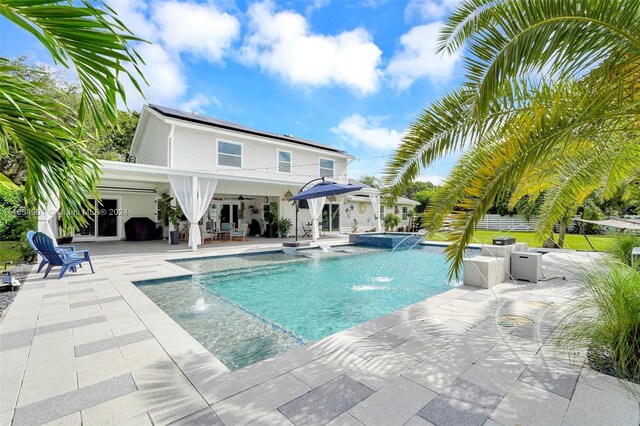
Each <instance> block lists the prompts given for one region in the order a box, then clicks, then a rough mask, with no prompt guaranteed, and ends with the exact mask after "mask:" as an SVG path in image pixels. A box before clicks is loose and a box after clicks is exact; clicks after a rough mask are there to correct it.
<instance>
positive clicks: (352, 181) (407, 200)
mask: <svg viewBox="0 0 640 426" xmlns="http://www.w3.org/2000/svg"><path fill="white" fill-rule="evenodd" d="M348 182H349V183H350V184H352V185H364V187H365V189H367V188H368V189H375V190H376V191H379V190H378V189H376V188H373V187H371V186H367V185H365V184H364V183H362V182H358V181H357V180H355V179H349V180H348ZM350 197H351V198H352V199H356V198H363V201H364V199H365V197H366V198H368V195H366V194H353V195H351V196H350ZM395 205H410V206H419V205H420V203H419V202H417V201H414V200H412V199H410V198H405V197H398V198H397V199H396V201H395Z"/></svg>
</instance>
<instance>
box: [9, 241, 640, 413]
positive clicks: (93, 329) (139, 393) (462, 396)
mask: <svg viewBox="0 0 640 426" xmlns="http://www.w3.org/2000/svg"><path fill="white" fill-rule="evenodd" d="M338 241H339V240H334V242H338ZM277 244H279V242H273V241H252V242H250V243H248V244H238V245H229V246H222V245H220V246H215V247H213V246H212V247H208V248H206V249H205V250H201V251H199V252H198V255H200V256H206V255H212V254H214V253H215V254H221V255H222V254H236V253H241V252H249V251H252V252H255V251H260V250H268V249H273V248H274V247H276V246H277ZM114 247H117V245H116V244H114V245H111V246H108V245H105V246H103V247H99V243H96V244H92V245H86V246H85V247H84V248H89V249H90V250H92V258H95V261H94V265H95V266H96V273H95V274H93V275H92V274H90V273H89V272H88V271H86V270H80V271H79V272H78V273H76V274H69V275H68V276H66V277H65V278H64V279H62V280H57V279H55V278H51V279H48V280H42V279H41V278H40V276H41V274H32V275H31V276H30V277H29V278H28V279H27V282H26V284H25V285H24V287H23V289H22V290H20V292H19V294H18V296H17V297H16V299H15V301H14V302H13V305H12V306H11V307H10V309H9V311H8V312H7V314H6V315H5V317H4V318H3V320H2V323H1V324H0V375H1V382H0V423H1V424H2V425H9V424H14V425H31V424H45V423H46V424H63V425H73V424H84V425H93V424H96V425H103V424H129V425H144V424H156V425H158V424H171V423H174V424H183V425H184V424H228V425H236V424H238V425H239V424H249V423H250V424H254V425H259V424H260V425H291V424H294V425H305V424H314V425H315V424H327V423H328V424H331V425H362V424H365V425H395V424H397V425H403V424H406V425H413V426H416V425H428V424H436V425H449V424H451V425H458V424H469V425H473V424H478V425H481V424H490V425H496V424H504V425H510V424H524V425H526V424H576V425H577V424H580V425H587V424H610V425H633V426H637V425H638V424H639V423H640V407H639V405H638V401H637V400H636V399H635V398H634V396H633V395H631V394H630V393H629V392H628V391H627V389H626V388H625V387H623V386H621V384H620V383H619V382H618V381H617V380H616V379H613V378H611V377H609V376H605V375H602V374H600V373H596V372H594V371H592V370H590V369H588V368H584V367H582V366H580V365H577V364H576V362H575V360H569V358H568V354H564V353H560V352H558V351H556V350H555V349H554V347H553V344H552V342H551V340H552V339H553V337H554V330H555V327H556V325H557V322H558V321H559V320H560V318H561V315H562V312H563V310H564V309H566V307H567V306H568V304H569V302H570V300H571V297H572V295H573V294H574V292H575V291H576V290H577V289H578V288H579V282H578V281H577V279H576V278H575V274H576V272H577V271H578V270H579V269H580V268H581V267H582V266H586V265H588V264H589V263H590V262H591V257H590V255H587V254H585V253H572V252H557V253H550V254H547V255H545V256H544V272H545V274H546V276H548V277H551V276H562V275H564V276H567V278H568V279H567V280H566V281H562V280H552V281H548V282H540V283H539V284H536V285H532V284H524V283H521V284H519V285H516V284H513V283H505V284H500V285H498V286H496V287H493V288H492V289H491V290H488V289H475V288H471V287H458V288H453V289H451V290H449V291H447V292H445V293H442V294H439V295H437V296H435V297H432V298H429V299H426V300H424V301H422V302H419V303H416V304H414V305H411V306H408V307H405V308H403V309H400V310H398V311H396V312H393V313H391V314H389V315H386V316H384V317H381V318H378V319H375V320H373V321H370V322H367V323H364V324H361V325H358V326H356V327H353V328H350V329H348V330H344V331H342V332H339V333H337V334H334V335H332V336H329V337H327V338H325V339H322V340H320V341H318V342H314V343H310V344H307V345H305V346H302V347H299V348H296V349H293V350H290V351H288V352H285V353H282V354H280V355H278V356H275V357H273V358H270V359H267V360H264V361H262V362H259V363H257V364H254V365H251V366H249V367H246V368H243V369H241V370H237V371H234V372H230V371H229V370H228V369H227V368H226V367H225V366H224V365H223V364H222V363H221V362H220V361H218V360H217V359H216V358H215V357H214V356H213V355H212V354H211V353H209V352H208V351H206V350H205V349H204V348H203V347H202V346H201V345H200V344H199V343H197V342H196V341H195V340H194V339H193V338H192V337H191V336H190V335H189V334H187V333H186V332H185V331H184V330H182V329H181V328H180V327H179V326H178V325H177V324H176V323H175V322H174V321H173V320H172V319H171V318H169V317H168V316H167V315H166V314H165V313H164V312H163V311H162V310H161V309H160V308H158V307H157V306H156V305H155V304H154V303H153V302H151V301H150V300H149V299H148V298H147V297H146V296H145V295H144V294H143V293H142V292H140V291H139V290H138V289H137V288H136V287H135V286H134V285H133V284H132V282H131V281H132V280H133V281H136V280H144V279H154V278H163V277H176V276H181V275H184V274H188V273H189V272H188V271H186V270H184V269H182V268H180V267H178V266H176V265H175V264H171V263H168V262H166V261H165V259H169V258H178V257H182V258H187V257H192V256H193V254H192V253H190V252H188V251H187V250H184V247H182V249H180V250H176V249H170V248H166V247H160V246H159V245H158V246H154V245H139V246H138V247H139V248H142V249H140V250H139V251H138V254H132V253H127V254H126V255H122V254H118V250H117V249H114ZM154 247H157V248H158V249H154ZM85 269H87V268H85ZM532 301H535V302H544V303H545V304H548V305H544V304H535V303H530V302H532ZM504 314H510V315H523V316H526V317H527V318H531V319H533V320H534V321H535V325H533V326H521V327H517V328H505V327H502V326H499V325H497V321H499V319H500V317H501V316H502V315H504ZM578 359H579V357H578ZM629 386H631V385H629ZM636 390H637V391H638V392H640V387H636Z"/></svg>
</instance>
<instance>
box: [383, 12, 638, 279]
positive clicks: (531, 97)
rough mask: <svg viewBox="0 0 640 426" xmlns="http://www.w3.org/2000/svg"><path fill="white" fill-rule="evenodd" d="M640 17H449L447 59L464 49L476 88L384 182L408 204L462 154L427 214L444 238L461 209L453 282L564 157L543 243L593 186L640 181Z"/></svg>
mask: <svg viewBox="0 0 640 426" xmlns="http://www.w3.org/2000/svg"><path fill="white" fill-rule="evenodd" d="M639 17H640V2H639V1H637V0H620V1H618V2H610V1H605V0H581V1H579V0H567V1H557V2H555V1H547V0H498V1H495V0H467V1H465V2H463V3H462V4H461V5H459V7H458V8H457V10H456V11H455V12H454V13H453V15H452V16H451V17H450V18H449V21H448V23H447V25H446V26H445V28H444V30H443V32H442V34H441V39H440V50H441V51H446V52H450V53H453V52H458V51H460V50H461V49H462V46H463V45H464V46H465V52H464V54H463V61H464V65H465V68H466V70H467V73H466V76H467V78H466V81H465V82H464V84H463V85H462V86H461V87H460V88H458V89H456V90H454V91H452V92H450V93H449V94H447V95H445V96H444V97H443V98H441V99H439V100H438V101H436V102H435V103H434V104H432V105H431V106H429V107H427V108H426V109H425V110H424V111H423V112H422V113H421V114H420V115H419V116H418V118H417V120H416V121H415V122H414V123H413V124H412V125H411V126H410V128H409V130H408V132H407V133H406V135H405V137H404V139H403V142H402V144H401V146H400V147H399V148H398V150H397V152H396V154H395V156H394V158H393V159H392V160H391V161H390V162H389V164H388V166H387V170H386V176H385V183H386V184H387V185H388V187H389V193H390V194H392V195H395V196H397V195H400V194H401V193H402V191H403V189H404V187H405V186H406V185H408V184H409V182H411V181H412V180H413V179H414V178H415V176H417V174H418V173H419V171H420V169H421V168H422V167H425V166H427V165H430V164H432V163H433V162H434V161H435V160H436V159H437V158H439V157H440V156H442V155H445V154H448V153H450V152H452V151H457V150H461V149H464V153H463V155H462V157H461V159H460V161H459V162H458V164H457V165H456V167H454V170H453V171H452V172H451V174H450V175H449V177H448V179H447V181H446V182H445V184H444V188H443V191H439V192H438V195H437V197H436V199H435V200H434V201H433V203H432V207H431V208H430V209H429V211H428V218H429V220H430V223H429V225H430V228H431V230H437V229H439V227H440V226H441V225H442V223H443V221H444V218H446V217H447V216H448V215H449V214H451V212H452V211H454V210H455V211H454V217H455V219H454V221H453V224H452V226H453V227H454V228H456V232H454V233H452V238H451V243H452V244H451V245H450V246H449V247H448V248H447V254H448V257H449V258H450V259H452V260H453V262H452V265H451V270H450V272H451V274H452V275H457V274H458V271H459V269H460V266H461V265H462V259H463V256H464V250H465V247H466V246H467V244H468V243H469V242H470V241H471V237H472V235H473V232H474V230H475V226H476V224H477V223H478V221H479V220H480V219H481V218H482V216H483V215H484V214H486V212H487V211H488V210H489V208H490V207H491V205H492V204H493V203H494V202H495V201H496V200H501V199H503V198H505V196H507V194H508V192H509V191H510V190H512V189H514V188H515V187H516V185H518V184H519V183H521V182H522V181H523V178H524V177H525V176H527V175H530V174H531V173H534V172H535V170H536V168H537V169H538V170H542V169H543V166H544V164H545V163H549V162H551V161H552V160H554V159H558V156H560V158H559V160H560V161H559V164H561V165H567V166H568V164H572V165H573V166H575V168H574V169H572V170H567V173H565V174H564V175H565V176H566V180H565V181H564V183H563V184H562V185H561V188H559V189H558V191H557V192H556V194H555V195H554V196H549V195H548V194H547V195H545V200H544V205H543V207H542V208H541V214H542V215H543V216H544V218H545V220H544V221H542V225H541V228H540V229H539V230H538V231H539V232H540V234H541V235H548V234H549V232H550V231H551V229H553V226H555V224H556V223H557V222H559V221H562V220H565V218H566V214H567V212H568V211H570V210H571V207H572V206H574V205H575V203H576V200H577V199H578V198H582V199H584V198H583V197H586V196H588V195H589V194H590V193H591V192H593V190H594V189H595V188H594V185H595V186H596V187H598V186H602V187H603V188H605V192H606V194H611V193H613V192H614V191H615V190H617V189H618V188H621V187H623V186H625V185H626V184H627V183H628V182H630V181H631V179H632V177H634V176H638V168H639V164H638V156H637V153H638V147H639V146H640V139H639V138H638V130H639V128H640V126H639V124H640V120H639V116H640V115H639V114H640V90H639V89H640V87H639V84H638V81H640V19H639ZM625 141H626V143H625ZM606 147H611V149H610V150H609V149H605V148H606ZM567 152H571V156H572V158H571V162H569V160H568V159H567V158H566V155H565V153H567ZM565 161H567V162H566V163H565ZM548 170H550V168H547V169H546V170H542V171H543V172H545V171H548ZM533 182H534V183H535V182H536V181H535V180H534V181H533ZM596 182H597V185H596Z"/></svg>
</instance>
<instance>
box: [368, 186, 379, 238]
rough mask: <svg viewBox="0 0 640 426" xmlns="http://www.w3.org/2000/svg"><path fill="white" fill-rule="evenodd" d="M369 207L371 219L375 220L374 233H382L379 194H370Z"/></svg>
mask: <svg viewBox="0 0 640 426" xmlns="http://www.w3.org/2000/svg"><path fill="white" fill-rule="evenodd" d="M369 199H370V200H371V207H372V208H373V218H374V219H375V220H376V232H382V221H381V220H380V219H381V218H380V194H370V195H369Z"/></svg>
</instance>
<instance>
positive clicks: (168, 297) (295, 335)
mask: <svg viewBox="0 0 640 426" xmlns="http://www.w3.org/2000/svg"><path fill="white" fill-rule="evenodd" d="M314 252H315V251H314ZM176 263H177V264H179V265H180V266H182V267H184V268H186V269H188V270H190V271H192V272H194V275H193V277H190V278H189V279H181V280H168V281H161V282H158V281H155V282H149V283H144V282H142V283H138V284H137V285H138V287H139V288H140V290H142V291H143V292H144V293H145V294H146V295H147V296H148V297H149V298H150V299H151V300H153V301H154V302H155V303H156V304H157V305H158V306H160V308H162V309H163V310H164V311H165V312H166V313H167V314H168V315H169V316H170V317H172V318H173V319H174V320H175V321H176V322H177V323H178V324H179V325H180V326H181V327H183V328H184V329H185V330H186V331H187V332H189V333H190V334H191V335H192V336H193V337H194V338H195V339H196V340H197V341H199V342H200V343H201V344H202V345H203V346H204V347H205V348H206V349H207V350H209V351H210V352H211V353H212V354H214V355H215V356H216V357H217V358H218V359H220V360H221V361H222V362H223V363H224V364H225V365H226V366H227V367H228V368H229V369H231V370H235V369H238V368H242V367H244V366H246V365H250V364H253V363H255V362H257V361H260V360H262V359H266V358H269V357H271V356H273V355H275V354H277V353H280V352H283V351H285V350H288V349H291V348H293V347H296V346H299V345H302V344H304V343H306V342H310V341H314V340H318V339H321V338H323V337H326V336H328V335H330V334H333V333H336V332H338V331H341V330H344V329H346V328H349V327H352V326H354V325H357V324H360V323H362V322H365V321H368V320H371V319H374V318H377V317H380V316H383V315H385V314H388V313H390V312H393V311H395V310H397V309H400V308H402V307H404V306H407V305H410V304H413V303H416V302H418V301H420V300H423V299H425V298H428V297H431V296H434V295H436V294H438V293H442V292H444V291H446V290H448V289H450V288H451V286H450V284H449V280H448V278H447V271H448V264H447V262H446V261H445V257H444V255H443V253H442V248H436V247H428V246H426V247H425V246H423V247H421V248H416V249H411V250H396V251H393V252H391V251H389V250H381V249H371V248H356V252H355V253H338V252H332V253H322V252H315V253H314V254H313V258H307V257H298V256H296V257H293V256H289V255H286V254H282V253H269V254H259V255H248V256H234V257H222V258H209V259H203V260H189V261H180V262H176Z"/></svg>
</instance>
